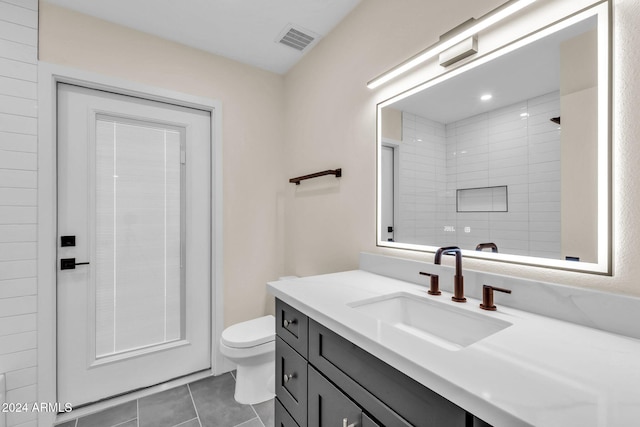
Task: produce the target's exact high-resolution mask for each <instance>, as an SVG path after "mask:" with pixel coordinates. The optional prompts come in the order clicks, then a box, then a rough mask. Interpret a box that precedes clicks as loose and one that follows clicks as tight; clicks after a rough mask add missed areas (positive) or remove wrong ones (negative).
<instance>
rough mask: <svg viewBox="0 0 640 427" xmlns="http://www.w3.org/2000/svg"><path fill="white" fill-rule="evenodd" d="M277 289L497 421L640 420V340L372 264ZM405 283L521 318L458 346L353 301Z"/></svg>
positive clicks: (272, 286) (274, 289)
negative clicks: (460, 295) (382, 318)
mask: <svg viewBox="0 0 640 427" xmlns="http://www.w3.org/2000/svg"><path fill="white" fill-rule="evenodd" d="M268 288H269V291H270V292H271V293H272V294H273V295H274V296H276V297H277V298H279V299H281V300H282V301H284V302H286V303H287V304H289V305H291V306H293V307H295V308H296V309H298V310H300V311H302V312H303V313H304V314H306V315H308V316H309V317H311V318H312V319H314V320H316V321H317V322H319V323H321V324H323V325H325V326H326V327H328V328H330V329H332V330H333V331H335V332H337V333H338V334H340V335H342V336H343V337H345V338H346V339H348V340H349V341H351V342H353V343H354V344H356V345H358V346H359V347H361V348H363V349H364V350H366V351H368V352H370V353H371V354H373V355H374V356H376V357H378V358H379V359H381V360H383V361H385V362H386V363H388V364H389V365H391V366H393V367H395V368H396V369H398V370H399V371H401V372H403V373H404V374H406V375H408V376H409V377H411V378H413V379H415V380H416V381H418V382H420V383H421V384H423V385H425V386H426V387H428V388H430V389H432V390H434V391H435V392H437V393H439V394H440V395H442V396H444V397H445V398H447V399H449V400H450V401H452V402H453V403H455V404H457V405H458V406H460V407H462V408H464V409H466V410H467V411H469V412H471V413H473V414H474V415H476V416H477V417H479V418H481V419H483V420H484V421H486V422H488V423H490V424H492V425H494V426H495V427H501V426H505V427H515V426H528V425H533V426H558V427H567V426H580V427H588V426H602V427H604V426H606V427H614V426H625V427H626V426H631V425H640V424H639V423H640V340H637V339H633V338H628V337H624V336H621V335H616V334H612V333H607V332H602V331H599V330H596V329H590V328H587V327H584V326H579V325H575V324H572V323H568V322H563V321H560V320H555V319H551V318H547V317H543V316H539V315H536V314H531V313H528V312H525V311H520V310H516V309H512V308H509V307H501V306H500V305H499V304H497V305H498V310H497V311H494V312H490V311H485V310H481V309H480V308H479V307H478V305H479V303H480V301H478V300H476V299H473V298H467V303H465V304H460V303H454V302H452V301H451V298H450V297H451V294H449V293H447V292H443V293H442V295H441V296H430V295H428V294H427V293H426V290H427V289H426V288H425V287H423V286H419V285H415V284H412V283H408V282H404V281H401V280H396V279H391V278H388V277H384V276H379V275H376V274H372V273H368V272H365V271H362V270H355V271H347V272H342V273H334V274H327V275H321V276H311V277H305V278H300V279H294V280H286V281H277V282H271V283H269V284H268ZM397 292H406V293H410V294H414V295H419V296H420V297H425V296H426V297H427V298H429V299H435V300H437V301H438V302H442V304H450V305H455V307H456V308H460V309H463V310H469V311H472V312H474V313H480V314H481V315H485V316H489V317H494V318H497V319H502V320H505V321H507V322H509V323H512V325H511V326H509V327H507V328H506V329H503V330H501V331H499V332H497V333H495V334H493V335H490V336H488V337H486V338H484V339H482V340H480V341H478V342H476V343H473V344H471V345H469V346H467V347H463V348H461V349H458V350H449V349H445V348H443V347H442V346H439V345H436V344H433V343H431V342H429V341H426V340H418V339H415V338H412V336H411V335H409V334H408V333H405V332H403V331H400V330H397V329H395V328H393V327H391V326H388V325H384V324H381V323H380V322H379V321H378V320H376V319H375V318H373V317H371V316H368V315H366V314H363V313H361V312H359V311H357V310H355V309H353V308H351V307H350V306H349V305H348V304H350V303H353V302H356V301H361V300H364V299H367V298H372V297H376V296H384V295H390V294H394V293H397ZM390 334H391V339H390ZM405 334H406V335H405ZM383 335H384V340H382V338H381V337H382V336H383ZM390 342H393V345H390V344H389V343H390Z"/></svg>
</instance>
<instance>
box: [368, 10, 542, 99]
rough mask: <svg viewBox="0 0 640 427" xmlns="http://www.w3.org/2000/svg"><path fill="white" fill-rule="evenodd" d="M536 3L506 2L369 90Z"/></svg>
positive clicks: (378, 80) (381, 77) (381, 78)
mask: <svg viewBox="0 0 640 427" xmlns="http://www.w3.org/2000/svg"><path fill="white" fill-rule="evenodd" d="M535 1H536V0H510V1H508V2H506V3H505V4H503V5H502V6H499V7H497V8H496V9H494V10H492V11H491V12H489V13H487V14H486V15H484V16H482V17H481V18H479V19H478V20H476V21H475V22H474V24H473V25H472V26H470V27H468V28H466V29H465V30H463V31H461V32H459V33H457V34H455V35H454V36H452V37H451V38H448V39H445V40H441V41H439V42H437V43H435V44H433V45H431V46H429V47H428V48H426V49H425V50H423V51H422V52H419V53H418V54H416V55H414V56H412V57H411V58H409V59H407V60H406V61H404V62H403V63H402V64H400V65H397V66H395V67H393V68H392V69H390V70H389V71H387V72H385V73H383V74H381V75H379V76H378V77H376V78H375V79H373V80H371V81H370V82H369V83H367V87H368V88H369V89H375V88H376V87H378V86H380V85H382V84H384V83H386V82H388V81H389V80H391V79H394V78H396V77H398V76H399V75H401V74H403V73H405V72H407V71H409V70H411V69H412V68H414V67H417V66H418V65H420V64H422V63H423V62H425V61H426V60H428V59H430V58H433V57H434V56H436V55H439V54H440V53H442V52H444V51H445V50H447V49H449V48H451V47H453V46H455V45H457V44H458V43H460V42H462V41H464V40H465V39H467V38H469V37H471V36H473V35H475V34H477V33H479V32H480V31H482V30H485V29H487V28H489V27H490V26H492V25H493V24H495V23H497V22H499V21H501V20H503V19H505V18H507V17H508V16H510V15H513V14H514V13H516V12H517V11H519V10H521V9H524V8H525V7H527V6H529V5H530V4H531V3H533V2H535Z"/></svg>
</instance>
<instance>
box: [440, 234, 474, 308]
mask: <svg viewBox="0 0 640 427" xmlns="http://www.w3.org/2000/svg"><path fill="white" fill-rule="evenodd" d="M449 254H451V255H455V256H456V272H455V274H454V276H453V296H452V297H451V299H452V300H453V301H455V302H467V299H466V298H465V297H464V278H463V277H462V251H461V250H460V248H459V247H457V246H447V247H444V248H438V250H437V251H436V254H435V256H434V258H433V263H434V264H436V265H440V264H441V263H442V255H449Z"/></svg>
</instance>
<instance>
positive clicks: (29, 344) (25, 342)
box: [0, 331, 37, 354]
mask: <svg viewBox="0 0 640 427" xmlns="http://www.w3.org/2000/svg"><path fill="white" fill-rule="evenodd" d="M36 347H37V337H36V332H35V331H32V332H23V333H20V334H12V335H6V336H0V354H9V353H17V352H19V351H25V350H30V349H33V348H36Z"/></svg>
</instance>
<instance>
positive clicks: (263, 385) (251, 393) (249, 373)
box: [220, 315, 276, 404]
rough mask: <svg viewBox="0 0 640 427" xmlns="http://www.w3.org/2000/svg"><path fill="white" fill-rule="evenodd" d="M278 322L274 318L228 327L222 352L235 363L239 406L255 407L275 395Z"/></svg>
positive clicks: (266, 317)
mask: <svg viewBox="0 0 640 427" xmlns="http://www.w3.org/2000/svg"><path fill="white" fill-rule="evenodd" d="M275 334H276V319H275V317H273V316H272V315H268V316H264V317H259V318H257V319H252V320H248V321H246V322H241V323H237V324H235V325H232V326H229V327H228V328H226V329H225V330H224V331H222V337H221V338H220V352H221V353H222V355H223V356H225V357H226V358H227V359H229V360H230V361H232V362H233V363H235V364H236V366H237V370H236V390H235V394H234V397H235V399H236V401H237V402H238V403H243V404H255V403H260V402H264V401H267V400H269V399H272V398H273V397H274V396H275V373H276V372H275V365H276V341H275V339H276V338H275Z"/></svg>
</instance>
